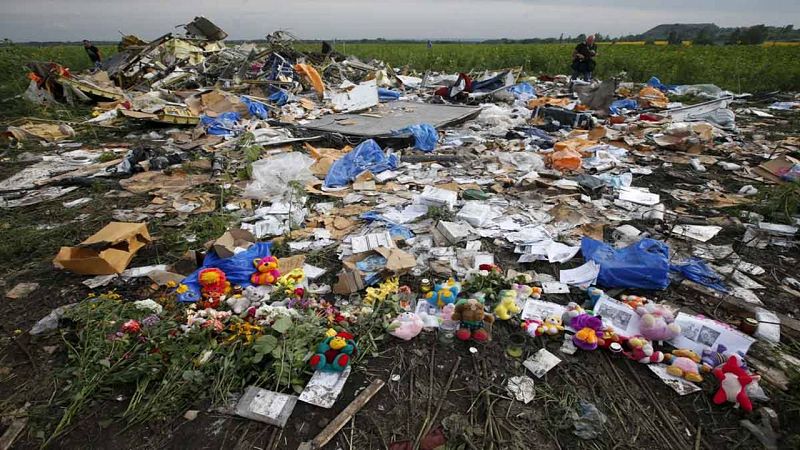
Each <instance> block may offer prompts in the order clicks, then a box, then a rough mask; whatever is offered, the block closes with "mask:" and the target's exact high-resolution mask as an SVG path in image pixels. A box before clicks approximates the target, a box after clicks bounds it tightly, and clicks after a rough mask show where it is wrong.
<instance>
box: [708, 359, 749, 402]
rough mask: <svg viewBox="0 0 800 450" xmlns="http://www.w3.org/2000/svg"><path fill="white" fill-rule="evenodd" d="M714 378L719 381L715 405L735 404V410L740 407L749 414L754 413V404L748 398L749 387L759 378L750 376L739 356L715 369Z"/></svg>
mask: <svg viewBox="0 0 800 450" xmlns="http://www.w3.org/2000/svg"><path fill="white" fill-rule="evenodd" d="M713 373H714V376H715V377H716V378H717V380H719V390H718V391H717V393H716V394H715V395H714V403H716V404H717V405H721V404H723V403H725V402H726V401H727V402H730V403H733V404H734V405H735V406H734V407H735V408H738V407H739V406H741V407H742V409H743V410H745V411H747V412H751V411H753V404H752V403H751V402H750V397H748V396H747V385H748V384H750V383H752V382H753V381H755V379H756V378H757V377H754V376H752V375H750V374H748V373H747V372H746V371H745V370H744V369H742V367H741V363H740V361H739V355H732V356H731V357H730V358H728V361H727V362H726V363H725V364H724V365H722V366H719V367H717V368H716V369H714V371H713Z"/></svg>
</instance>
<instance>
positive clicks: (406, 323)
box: [387, 312, 425, 341]
mask: <svg viewBox="0 0 800 450" xmlns="http://www.w3.org/2000/svg"><path fill="white" fill-rule="evenodd" d="M424 326H425V322H423V321H422V319H421V318H419V316H417V315H416V314H414V313H411V312H406V313H402V314H400V315H399V316H397V317H396V318H395V319H394V320H393V321H392V323H390V324H389V326H388V328H387V331H388V332H389V334H391V335H392V336H394V337H398V338H400V339H402V340H404V341H410V340H411V339H414V338H415V337H417V335H418V334H419V333H420V332H421V331H422V328H423V327H424Z"/></svg>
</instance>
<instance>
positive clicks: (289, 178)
mask: <svg viewBox="0 0 800 450" xmlns="http://www.w3.org/2000/svg"><path fill="white" fill-rule="evenodd" d="M312 164H314V159H312V158H309V157H308V156H306V155H304V154H302V153H299V152H289V153H281V154H278V155H275V156H271V157H269V158H266V159H261V160H258V161H256V162H254V163H253V174H252V177H251V178H252V180H253V181H251V182H250V184H248V185H247V187H245V189H244V196H245V197H247V198H254V199H267V198H271V197H274V196H277V195H281V194H283V193H285V192H286V191H288V190H289V189H290V186H289V183H290V182H293V181H297V182H299V183H301V184H302V185H305V184H306V183H307V182H310V181H316V180H317V178H316V177H315V176H314V174H313V173H312V172H311V169H310V167H311V165H312Z"/></svg>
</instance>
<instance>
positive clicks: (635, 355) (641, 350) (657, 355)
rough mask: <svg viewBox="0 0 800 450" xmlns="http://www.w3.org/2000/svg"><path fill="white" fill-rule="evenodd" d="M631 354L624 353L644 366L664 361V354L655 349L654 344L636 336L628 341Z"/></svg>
mask: <svg viewBox="0 0 800 450" xmlns="http://www.w3.org/2000/svg"><path fill="white" fill-rule="evenodd" d="M628 348H630V351H629V352H624V354H625V356H627V357H628V358H630V359H632V360H634V361H638V362H640V363H642V364H651V363H660V362H661V361H664V354H663V353H661V352H659V351H656V350H654V349H653V343H652V342H650V341H649V340H647V338H645V337H644V336H634V337H632V338H630V339H628Z"/></svg>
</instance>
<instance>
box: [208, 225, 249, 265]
mask: <svg viewBox="0 0 800 450" xmlns="http://www.w3.org/2000/svg"><path fill="white" fill-rule="evenodd" d="M255 242H256V237H255V236H253V233H251V232H249V231H247V230H242V229H241V228H236V229H233V230H228V231H226V232H225V234H223V235H222V236H220V237H219V238H218V239H217V240H216V241H214V243H213V244H212V245H211V248H212V250H214V253H216V254H217V255H218V256H219V257H220V258H230V257H231V256H233V255H235V254H236V253H238V252H237V249H242V250H247V249H248V248H250V247H251V246H252V245H253V244H254V243H255ZM242 250H239V251H242Z"/></svg>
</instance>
